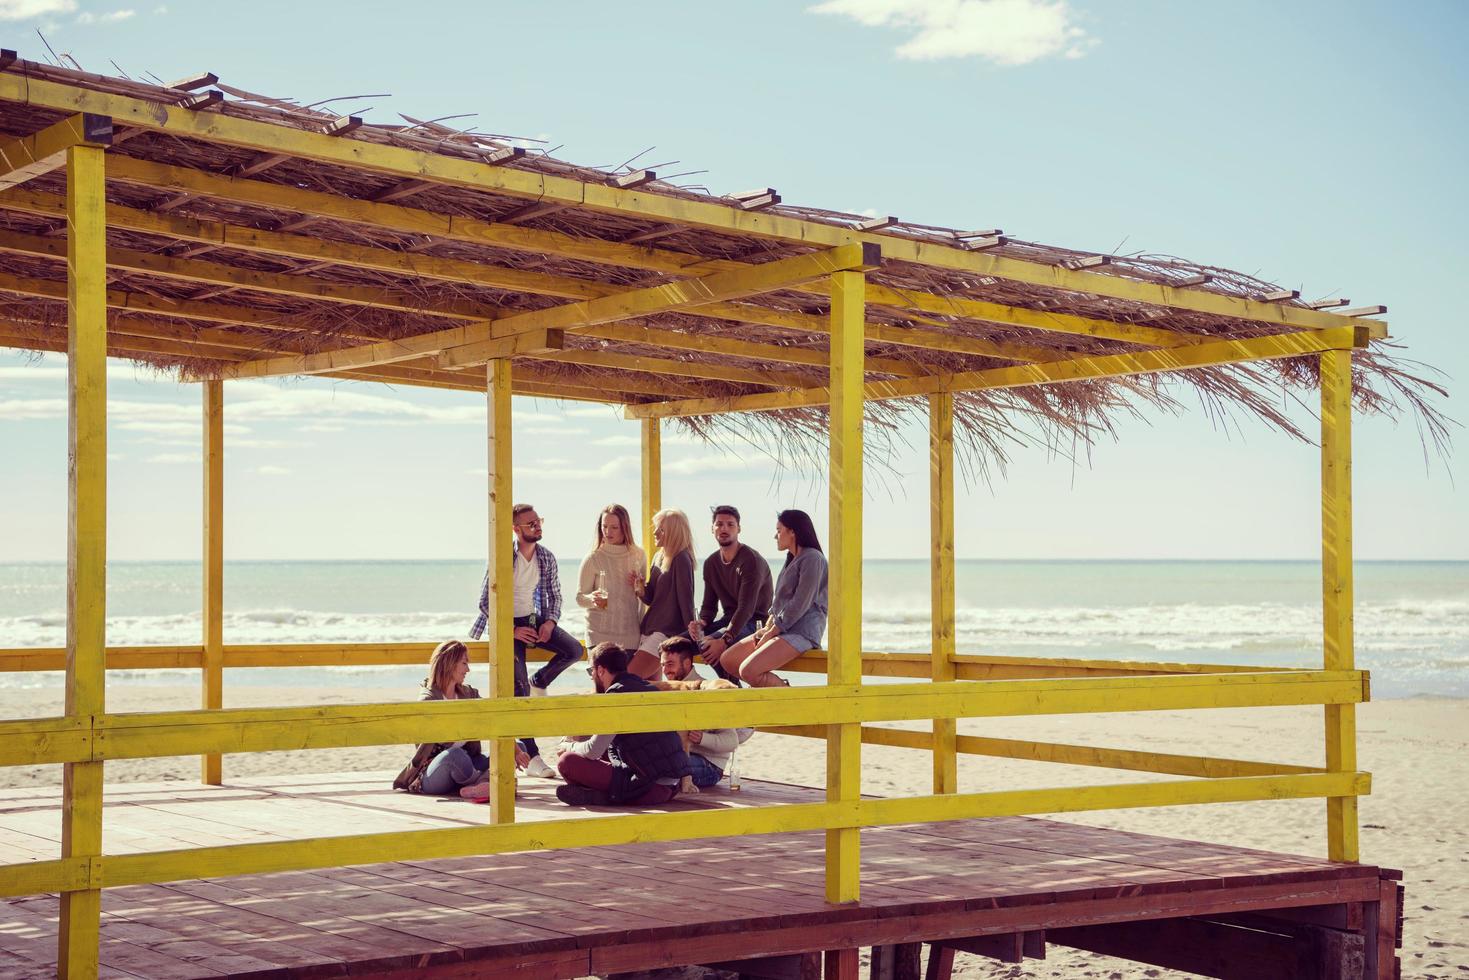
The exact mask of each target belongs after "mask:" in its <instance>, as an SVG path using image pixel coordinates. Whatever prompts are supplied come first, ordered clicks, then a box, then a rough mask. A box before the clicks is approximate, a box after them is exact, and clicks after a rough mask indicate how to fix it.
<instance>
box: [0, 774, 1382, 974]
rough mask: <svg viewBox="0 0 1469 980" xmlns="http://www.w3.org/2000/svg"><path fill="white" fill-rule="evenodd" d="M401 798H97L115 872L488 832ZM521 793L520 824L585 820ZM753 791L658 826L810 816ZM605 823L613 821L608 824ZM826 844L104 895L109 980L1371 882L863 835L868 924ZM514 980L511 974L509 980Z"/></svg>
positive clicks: (53, 820) (912, 925)
mask: <svg viewBox="0 0 1469 980" xmlns="http://www.w3.org/2000/svg"><path fill="white" fill-rule="evenodd" d="M390 779H391V774H384V773H347V774H333V775H313V776H283V777H277V778H272V779H253V780H235V781H231V782H230V783H229V785H226V786H222V787H203V786H197V785H193V784H188V783H152V784H122V785H114V786H109V787H108V790H107V811H106V821H105V828H106V829H105V833H106V838H105V845H104V850H105V851H106V852H107V853H132V852H138V851H149V850H165V849H172V848H177V847H184V846H191V845H214V844H225V843H242V842H252V841H271V840H287V839H298V838H302V837H308V836H317V835H327V834H347V833H354V834H355V833H372V832H378V831H395V830H415V829H428V828H433V827H458V826H469V825H474V824H480V823H483V822H485V821H486V820H487V819H488V812H487V810H486V809H485V808H484V807H483V806H477V805H475V804H471V803H466V802H463V801H459V800H439V799H436V798H432V797H413V796H406V795H404V794H395V793H393V792H392V791H391V790H387V789H385V788H384V787H385V786H386V785H387V784H388V781H389V780H390ZM555 785H556V784H555V783H552V782H550V781H544V780H533V779H532V780H526V781H524V782H522V784H521V791H520V803H519V806H518V808H517V813H518V816H519V818H520V819H521V820H545V819H558V818H563V819H564V818H575V817H578V816H582V815H586V814H588V813H589V811H586V810H579V809H575V808H568V807H564V806H562V805H560V804H559V803H557V802H556V801H555V798H554V788H555ZM820 795H821V794H820V791H817V790H811V789H805V788H802V787H792V786H784V785H780V784H773V783H759V782H753V781H747V782H746V783H745V788H744V791H743V792H740V793H730V792H729V791H727V790H721V791H715V792H711V793H706V794H703V795H701V796H699V797H695V798H692V799H691V800H689V801H687V802H676V803H673V804H670V805H669V806H668V807H666V809H670V810H688V809H691V808H693V809H698V808H715V807H731V806H754V805H762V804H769V803H791V802H805V801H810V800H813V799H819V798H820ZM59 807H60V801H59V788H58V787H34V788H27V789H14V790H5V791H0V854H3V856H4V857H3V860H5V861H7V862H12V861H17V860H42V859H47V858H53V857H56V856H58V855H59V852H60V843H59V840H60V825H61V822H60V809H59ZM602 812H604V813H605V812H615V811H602ZM823 846H824V836H823V835H822V834H820V833H803V834H786V835H768V836H748V837H737V838H727V839H719V840H712V839H706V840H694V841H679V842H672V843H659V844H638V845H622V846H615V847H603V848H584V849H578V850H564V851H551V852H531V853H524V854H507V855H493V856H487V857H471V858H458V859H451V860H437V861H412V860H408V861H401V862H396V863H392V864H379V865H371V866H367V867H360V868H345V869H328V870H321V871H310V872H293V873H286V874H271V875H252V876H242V877H235V878H221V879H213V880H204V881H187V882H175V883H172V884H167V885H149V886H135V887H127V888H118V889H108V890H106V891H104V892H103V927H102V937H103V949H102V963H103V975H104V976H111V977H123V978H127V977H147V978H153V980H172V978H185V977H217V976H257V977H267V976H268V977H272V978H283V977H298V976H299V977H308V976H310V977H316V976H341V975H345V974H346V973H347V972H349V970H350V973H351V974H352V975H354V976H355V975H358V974H379V973H380V974H381V975H385V976H395V975H397V976H403V977H407V976H418V975H425V974H423V973H422V972H421V971H422V970H424V969H425V968H438V969H437V971H435V972H442V973H443V975H446V976H472V975H483V976H501V975H524V976H565V977H576V976H583V975H586V974H588V973H593V972H597V973H605V972H614V971H619V970H633V969H646V968H648V967H652V966H657V965H676V964H683V963H701V962H714V961H719V960H727V959H731V958H738V957H741V956H750V955H753V954H755V953H762V954H772V955H773V954H777V953H784V952H794V951H799V950H806V949H818V948H823V949H830V948H838V947H842V946H858V945H874V944H878V943H896V942H913V941H917V940H920V939H934V938H944V937H950V936H973V935H980V934H984V933H997V932H1007V931H1016V930H1022V929H1044V928H1047V927H1051V928H1060V927H1063V926H1066V927H1074V926H1082V925H1088V924H1093V923H1102V922H1116V921H1127V920H1135V919H1149V918H1159V917H1169V916H1180V915H1189V914H1217V913H1224V912H1241V911H1249V910H1252V909H1266V908H1280V907H1289V906H1303V905H1324V904H1334V903H1341V902H1354V901H1372V900H1375V899H1376V895H1377V888H1378V870H1377V869H1376V868H1372V867H1364V866H1359V865H1345V864H1333V863H1331V862H1328V861H1324V860H1320V859H1315V858H1308V857H1298V856H1292V855H1284V854H1273V853H1268V852H1263V851H1254V850H1247V849H1242V848H1230V847H1222V846H1219V845H1212V844H1199V843H1193V842H1188V841H1179V840H1173V839H1168V838H1160V837H1149V836H1146V835H1141V834H1130V833H1123V832H1119V831H1109V830H1098V829H1094V828H1089V827H1081V826H1077V825H1074V824H1067V823H1061V822H1057V821H1049V820H1037V819H1030V818H1000V819H990V820H966V821H954V822H949V823H943V824H927V825H915V826H906V827H890V828H879V829H873V830H866V831H863V835H862V902H861V904H860V906H844V907H836V906H831V905H828V904H827V903H826V901H825V899H824V897H823V880H824V878H823V876H824V851H823ZM57 904H58V903H57V898H56V896H54V895H45V896H36V897H31V898H22V899H13V900H9V901H3V902H0V976H4V977H11V976H17V977H23V976H50V975H52V974H53V973H54V970H55V955H56V954H55V950H56V935H55V934H56V917H57ZM517 971H519V972H517Z"/></svg>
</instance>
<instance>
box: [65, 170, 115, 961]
mask: <svg viewBox="0 0 1469 980" xmlns="http://www.w3.org/2000/svg"><path fill="white" fill-rule="evenodd" d="M104 168H105V158H104V156H103V151H102V149H101V148H99V147H95V146H86V145H82V146H73V147H71V148H69V149H68V150H67V151H66V232H67V374H68V378H69V382H70V384H69V386H68V396H67V397H68V405H69V410H68V417H69V425H68V432H67V436H68V438H67V443H68V445H67V455H68V457H69V466H68V471H69V479H68V481H67V482H68V487H67V490H68V496H69V498H70V500H69V504H70V506H69V511H70V515H69V516H70V519H69V520H68V522H67V548H66V570H67V575H66V714H67V716H68V717H73V718H75V717H81V718H89V717H90V716H94V715H100V714H102V713H103V712H104V711H105V707H104V683H105V681H104V678H105V658H106V645H107V638H106V600H107V567H106V564H107V241H106V237H107V214H106V210H105V203H104V193H105V187H104V181H105V170H104ZM89 727H90V726H89ZM102 766H103V763H101V762H69V763H66V764H65V765H64V766H63V767H62V769H63V776H62V816H61V856H62V857H63V858H81V859H83V860H86V859H88V858H91V859H93V860H95V859H96V858H97V857H98V856H99V855H101V853H102ZM91 884H92V885H93V886H94V887H92V888H90V889H87V890H85V891H68V892H63V893H62V895H61V923H60V931H59V933H58V949H57V957H56V961H57V973H58V975H59V976H61V977H64V978H70V980H75V978H81V977H95V976H96V975H97V971H98V953H99V947H98V943H99V942H100V938H101V923H102V891H101V888H100V887H98V886H100V884H101V882H100V881H98V880H97V877H96V875H95V871H94V872H93V876H92V879H91Z"/></svg>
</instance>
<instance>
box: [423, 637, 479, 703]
mask: <svg viewBox="0 0 1469 980" xmlns="http://www.w3.org/2000/svg"><path fill="white" fill-rule="evenodd" d="M460 659H464V660H468V659H469V647H467V646H465V645H464V644H463V643H460V642H459V641H458V640H445V641H444V642H443V643H440V644H439V645H438V646H436V647H434V653H433V656H431V657H429V658H428V676H427V677H425V678H424V679H423V686H424V687H426V688H428V689H429V690H430V691H438V692H439V693H440V694H444V693H447V691H448V688H449V684H450V683H451V680H452V677H453V674H452V671H453V670H454V668H455V667H457V666H458V665H459V661H460Z"/></svg>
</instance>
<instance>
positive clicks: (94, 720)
mask: <svg viewBox="0 0 1469 980" xmlns="http://www.w3.org/2000/svg"><path fill="white" fill-rule="evenodd" d="M428 649H430V646H429V645H427V644H415V643H408V644H361V645H353V646H306V645H281V646H267V645H250V646H245V645H235V646H226V647H225V648H224V658H223V659H224V664H225V666H240V667H243V666H274V667H281V666H309V665H329V664H337V665H371V664H422V663H423V662H424V658H425V655H426V652H427V650H428ZM476 652H482V645H481V650H480V651H476ZM60 656H61V655H60V653H59V651H56V650H24V649H22V650H13V649H12V650H0V669H3V670H47V669H58V668H59V667H60V666H61V665H60V663H59V661H58V658H59V657H60ZM543 656H544V654H541V653H539V652H538V651H532V654H531V658H532V659H540V658H541V657H543ZM824 660H825V658H824V655H822V654H821V653H820V652H816V653H813V654H808V655H806V656H804V657H802V658H801V659H800V660H799V661H797V662H796V663H794V664H793V665H792V667H793V668H794V669H798V670H810V671H821V670H823V669H824V667H825V663H824ZM201 664H202V648H201V647H198V646H180V647H123V648H113V649H110V650H109V651H108V665H109V667H112V668H115V669H116V668H143V667H154V666H181V667H190V666H200V665H201ZM863 664H864V673H865V674H868V675H875V676H890V677H905V676H917V677H921V676H925V675H926V674H927V672H928V658H927V656H926V655H924V654H889V653H866V654H864V655H863ZM956 666H957V670H958V673H959V676H960V677H961V678H964V677H965V675H966V674H967V675H969V676H971V677H973V678H975V679H974V680H966V679H960V680H957V681H949V682H933V681H924V682H921V683H912V684H905V683H898V682H895V683H885V684H878V685H844V686H812V687H795V688H778V689H757V690H750V689H746V690H739V691H715V692H667V693H657V694H625V695H619V696H618V697H616V698H602V697H597V696H595V695H567V696H559V697H555V698H536V699H513V698H512V699H482V700H478V701H460V702H434V703H420V702H406V703H389V704H348V705H330V706H319V705H318V706H310V707H283V708H248V709H223V710H219V709H201V710H195V711H177V712H144V713H107V714H100V715H92V716H86V715H76V716H63V717H51V718H36V719H27V720H13V721H3V722H0V765H8V766H13V765H34V764H57V763H67V762H72V763H76V762H106V761H108V760H114V759H132V758H149V757H166V756H192V755H206V754H210V753H243V752H267V751H279V750H286V749H326V748H339V747H343V746H354V745H385V744H401V743H412V742H420V741H451V740H455V739H459V738H473V737H479V738H486V739H494V738H509V737H519V736H523V735H533V736H550V735H559V734H562V733H565V732H568V731H579V732H605V733H616V732H630V731H647V730H653V729H668V728H678V729H686V728H712V727H728V726H731V725H751V726H757V727H760V728H762V729H766V730H769V731H772V732H777V733H782V734H790V735H801V736H814V737H821V738H825V737H826V734H827V732H828V727H827V726H830V725H839V724H853V723H856V724H859V725H862V726H863V727H862V728H861V738H862V741H863V742H866V743H869V744H879V745H893V746H903V747H908V748H914V749H928V750H932V748H933V745H934V740H933V735H932V734H931V733H929V732H925V731H914V730H906V729H899V728H882V727H872V725H871V724H870V723H885V722H903V721H920V720H921V721H933V720H935V719H940V720H948V719H957V718H975V717H995V716H1019V715H1042V714H1065V713H1080V712H1121V711H1148V710H1163V709H1187V708H1222V707H1251V706H1266V705H1351V704H1356V703H1358V702H1361V701H1364V700H1366V697H1367V675H1366V674H1365V673H1364V672H1361V671H1328V670H1288V669H1272V668H1259V667H1239V666H1222V667H1221V666H1216V665H1202V664H1162V663H1157V664H1153V663H1135V662H1126V661H1084V660H1059V661H1047V660H1042V659H1026V658H1003V657H966V656H959V657H956ZM1006 674H1009V675H1010V678H1009V679H994V678H997V677H1001V676H1004V675H1006ZM1027 674H1028V675H1029V676H1025V675H1027ZM1016 675H1020V676H1016ZM956 751H957V752H958V753H960V754H976V755H988V756H1000V757H1007V758H1014V759H1029V760H1034V761H1046V762H1057V763H1064V764H1068V765H1082V766H1093V767H1099V768H1107V769H1117V770H1124V771H1136V772H1147V773H1154V774H1166V775H1174V776H1182V777H1186V778H1182V779H1169V780H1160V781H1159V780H1155V781H1150V782H1145V783H1118V784H1109V785H1098V786H1081V787H1065V788H1046V789H1024V790H1004V791H996V792H983V793H945V794H941V795H925V796H916V797H908V798H896V799H883V800H853V801H846V800H842V801H837V802H824V803H809V804H780V805H772V806H764V807H758V808H749V809H739V810H728V811H715V812H707V811H699V812H698V813H697V814H677V813H674V814H630V815H626V816H614V817H598V818H591V819H576V820H574V821H573V820H566V821H549V822H537V823H534V824H514V823H511V824H487V825H486V826H484V827H474V828H466V829H447V830H427V831H411V832H402V833H382V834H363V835H350V836H339V837H323V838H311V839H305V840H297V841H286V842H276V843H268V844H240V845H229V846H223V847H201V848H190V849H183V850H171V851H159V852H151V853H143V854H117V855H106V854H104V855H101V856H96V857H75V858H62V859H59V860H54V861H37V862H30V863H27V864H12V865H5V866H0V895H22V894H34V893H38V892H69V891H82V890H88V889H96V888H99V887H117V886H121V885H129V884H144V883H156V882H164V881H172V880H178V879H186V878H197V877H203V876H209V877H217V876H221V875H232V874H253V873H263V872H271V871H285V870H298V869H304V868H317V867H334V866H339V865H347V864H365V863H372V862H377V861H389V860H402V859H404V858H408V857H412V858H416V859H426V858H434V857H450V856H459V855H467V854H484V853H495V852H504V851H514V850H525V849H536V848H557V847H570V846H589V845H596V844H615V843H625V842H631V841H648V840H677V839H685V838H693V837H709V836H719V835H723V834H752V833H775V832H783V831H797V830H820V829H825V830H835V829H853V828H863V827H874V826H881V825H886V824H897V823H914V822H924V821H937V820H952V819H959V818H969V817H985V816H1000V815H1015V814H1030V813H1058V812H1072V811H1081V810H1102V809H1119V808H1126V807H1148V806H1176V805H1180V804H1191V803H1214V802H1232V801H1243V800H1263V799H1286V798H1308V797H1326V798H1342V797H1355V796H1357V795H1360V794H1364V793H1367V792H1369V789H1370V777H1369V776H1368V775H1367V774H1365V773H1360V772H1334V771H1327V770H1325V769H1320V768H1312V767H1307V766H1296V765H1286V764H1275V763H1268V762H1254V761H1246V760H1238V759H1223V758H1214V757H1208V756H1188V755H1174V754H1168V753H1158V752H1143V751H1136V750H1129V749H1111V748H1098V747H1092V746H1081V745H1066V744H1058V743H1046V742H1027V741H1021V740H1011V739H995V738H980V737H976V736H967V735H960V736H958V738H957V744H956Z"/></svg>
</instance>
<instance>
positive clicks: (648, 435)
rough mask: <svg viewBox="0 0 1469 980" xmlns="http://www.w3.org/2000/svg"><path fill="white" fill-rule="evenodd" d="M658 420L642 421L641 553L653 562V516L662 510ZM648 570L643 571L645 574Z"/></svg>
mask: <svg viewBox="0 0 1469 980" xmlns="http://www.w3.org/2000/svg"><path fill="white" fill-rule="evenodd" d="M658 425H659V422H658V419H643V420H642V426H643V456H642V458H643V552H644V554H646V555H647V557H648V561H649V562H651V561H652V560H653V552H654V550H655V549H654V547H653V515H654V514H656V513H658V512H659V511H660V510H662V509H663V435H662V433H661V432H660V431H659V428H658ZM647 571H648V569H646V568H645V569H643V572H644V573H645V574H646V573H647Z"/></svg>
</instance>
